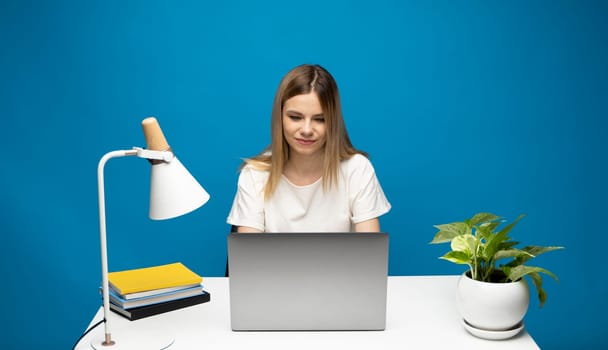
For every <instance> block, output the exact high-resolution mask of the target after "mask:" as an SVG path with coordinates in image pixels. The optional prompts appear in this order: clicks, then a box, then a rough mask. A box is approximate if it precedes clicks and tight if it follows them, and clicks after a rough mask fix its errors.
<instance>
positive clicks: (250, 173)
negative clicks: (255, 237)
mask: <svg viewBox="0 0 608 350" xmlns="http://www.w3.org/2000/svg"><path fill="white" fill-rule="evenodd" d="M267 178H268V173H267V172H263V171H258V170H254V169H252V168H251V167H248V166H246V167H245V168H243V169H242V170H241V173H240V175H239V180H238V186H237V192H236V195H235V197H234V201H233V203H232V209H231V210H230V214H229V215H228V219H227V222H228V224H230V225H235V226H247V227H252V228H255V229H258V230H260V231H264V226H265V225H264V187H265V186H266V179H267Z"/></svg>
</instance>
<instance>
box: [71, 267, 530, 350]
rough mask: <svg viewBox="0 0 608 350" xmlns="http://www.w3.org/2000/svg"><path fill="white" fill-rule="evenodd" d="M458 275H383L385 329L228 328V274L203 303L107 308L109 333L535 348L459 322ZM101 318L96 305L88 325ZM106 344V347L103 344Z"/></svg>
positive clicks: (229, 345) (197, 343)
mask: <svg viewBox="0 0 608 350" xmlns="http://www.w3.org/2000/svg"><path fill="white" fill-rule="evenodd" d="M457 279H458V276H408V277H401V276H399V277H397V276H391V277H389V279H388V299H387V303H388V304H387V321H386V330H385V331H364V332H233V331H232V330H231V328H230V302H229V292H228V278H225V277H206V278H204V279H203V284H204V285H205V290H207V291H209V292H210V293H211V301H210V302H208V303H204V304H200V305H195V306H191V307H188V308H185V309H181V310H176V311H172V312H169V313H165V314H161V315H156V316H152V317H148V318H144V319H140V320H136V321H129V320H127V319H125V318H123V317H121V316H118V315H116V314H115V313H113V312H111V315H110V317H111V318H112V338H113V339H114V340H116V342H117V343H118V342H120V339H121V337H126V336H128V335H129V333H131V332H133V333H135V332H146V331H147V332H150V331H154V332H156V331H161V332H168V333H171V334H172V335H173V336H174V338H175V342H174V343H173V345H172V346H171V347H170V349H180V350H184V349H214V350H216V349H231V350H232V349H248V350H251V349H263V350H270V349H280V350H285V349H291V348H298V349H300V348H308V349H348V350H352V349H365V350H370V349H439V348H442V347H444V348H447V347H449V348H450V349H467V350H472V349H484V350H486V349H518V350H521V349H539V347H538V346H537V345H536V343H535V342H534V340H533V339H532V337H531V336H530V335H529V334H528V333H527V332H526V330H525V329H524V330H523V331H522V332H521V333H520V334H519V335H517V336H516V337H515V338H511V339H509V340H502V341H492V340H483V339H478V338H475V337H474V336H472V335H470V334H469V333H468V332H467V331H466V330H465V329H464V327H463V326H462V324H461V320H460V316H459V314H458V311H457V309H456V303H455V293H456V290H455V288H456V281H457ZM102 318H103V310H102V308H100V309H99V310H98V312H97V314H96V315H95V317H94V318H93V320H92V321H91V325H92V324H94V323H96V322H98V321H99V320H101V319H102ZM102 336H103V325H100V326H98V327H97V328H96V329H95V330H93V331H92V332H90V333H89V334H87V336H86V337H85V338H83V339H82V341H81V342H80V343H79V344H78V346H77V349H90V348H91V346H90V343H91V339H92V337H95V338H98V339H101V338H102ZM108 349H111V347H109V348H108Z"/></svg>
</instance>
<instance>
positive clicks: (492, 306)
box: [457, 273, 530, 331]
mask: <svg viewBox="0 0 608 350" xmlns="http://www.w3.org/2000/svg"><path fill="white" fill-rule="evenodd" d="M457 290H458V297H457V299H458V300H457V303H458V309H459V310H460V314H461V315H462V317H463V318H464V320H465V321H466V322H467V323H469V325H471V326H473V327H475V328H478V329H482V330H487V331H505V330H509V329H513V328H514V327H517V326H518V325H519V324H520V323H521V322H522V320H523V318H524V315H525V314H526V311H527V310H528V305H529V304H530V290H529V289H528V283H527V282H526V281H525V280H524V279H523V278H522V279H521V280H519V281H517V282H510V283H491V282H481V281H475V280H473V279H471V278H470V277H469V276H467V274H466V273H465V274H463V275H462V276H460V279H459V280H458V287H457Z"/></svg>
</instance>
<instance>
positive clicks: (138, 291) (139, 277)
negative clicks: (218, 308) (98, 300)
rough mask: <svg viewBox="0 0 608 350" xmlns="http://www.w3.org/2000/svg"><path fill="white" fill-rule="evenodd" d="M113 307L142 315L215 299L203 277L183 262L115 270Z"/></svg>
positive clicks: (137, 316) (130, 315)
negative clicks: (204, 285) (212, 297)
mask: <svg viewBox="0 0 608 350" xmlns="http://www.w3.org/2000/svg"><path fill="white" fill-rule="evenodd" d="M108 279H109V282H110V290H109V294H110V309H111V310H113V311H114V312H116V313H118V314H120V315H122V316H124V317H126V318H128V319H129V320H137V319H140V318H144V317H148V316H152V315H157V314H160V313H163V312H167V311H172V310H177V309H181V308H184V307H187V306H191V305H196V304H201V303H204V302H207V301H209V300H210V299H211V296H210V294H209V293H208V292H206V291H205V290H203V285H202V282H203V279H202V277H201V276H199V275H197V274H196V273H194V272H192V271H191V270H190V269H188V268H187V267H186V266H184V265H183V264H182V263H179V262H178V263H173V264H168V265H161V266H154V267H146V268H142V269H134V270H125V271H118V272H111V273H109V274H108Z"/></svg>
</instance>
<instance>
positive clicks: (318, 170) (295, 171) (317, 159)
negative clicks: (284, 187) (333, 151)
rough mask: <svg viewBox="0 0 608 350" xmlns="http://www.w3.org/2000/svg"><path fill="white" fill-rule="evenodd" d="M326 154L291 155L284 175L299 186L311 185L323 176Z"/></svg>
mask: <svg viewBox="0 0 608 350" xmlns="http://www.w3.org/2000/svg"><path fill="white" fill-rule="evenodd" d="M323 160H324V154H319V155H311V156H303V155H290V157H289V160H288V161H287V163H285V168H284V169H283V175H285V176H286V177H287V179H289V181H290V182H291V183H293V184H295V185H298V186H305V185H310V184H312V183H314V182H316V181H317V180H319V179H320V178H321V177H322V176H323Z"/></svg>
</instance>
